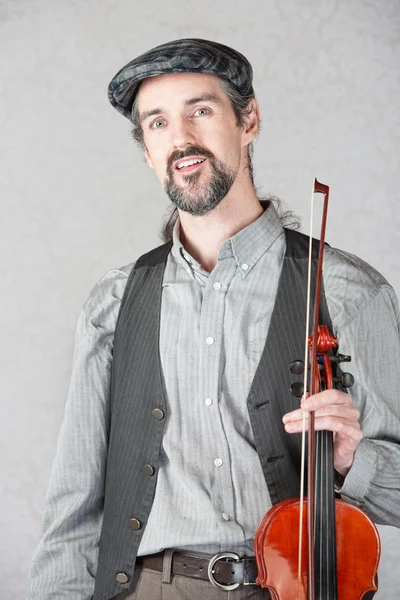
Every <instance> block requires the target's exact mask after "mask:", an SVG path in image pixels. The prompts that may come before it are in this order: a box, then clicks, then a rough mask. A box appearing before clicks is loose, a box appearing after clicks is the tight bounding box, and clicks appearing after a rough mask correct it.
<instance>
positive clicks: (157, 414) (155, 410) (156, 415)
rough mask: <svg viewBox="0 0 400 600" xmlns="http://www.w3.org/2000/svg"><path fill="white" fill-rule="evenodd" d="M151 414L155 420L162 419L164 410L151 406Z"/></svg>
mask: <svg viewBox="0 0 400 600" xmlns="http://www.w3.org/2000/svg"><path fill="white" fill-rule="evenodd" d="M151 414H152V415H153V417H154V418H155V419H156V421H162V420H163V418H164V417H165V414H164V411H163V410H161V408H153V410H152V411H151Z"/></svg>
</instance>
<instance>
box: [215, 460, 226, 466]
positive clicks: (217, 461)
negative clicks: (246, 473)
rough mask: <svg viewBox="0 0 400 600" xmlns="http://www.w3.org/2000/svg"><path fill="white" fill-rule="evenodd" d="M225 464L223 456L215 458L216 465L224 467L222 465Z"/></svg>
mask: <svg viewBox="0 0 400 600" xmlns="http://www.w3.org/2000/svg"><path fill="white" fill-rule="evenodd" d="M223 464H224V463H223V460H222V458H216V459H215V460H214V465H215V466H216V467H222V465H223Z"/></svg>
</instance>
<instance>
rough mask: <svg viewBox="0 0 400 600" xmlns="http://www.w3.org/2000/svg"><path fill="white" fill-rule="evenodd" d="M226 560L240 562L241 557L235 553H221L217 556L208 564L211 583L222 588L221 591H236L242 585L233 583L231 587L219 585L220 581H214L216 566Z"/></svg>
mask: <svg viewBox="0 0 400 600" xmlns="http://www.w3.org/2000/svg"><path fill="white" fill-rule="evenodd" d="M224 558H231V559H232V560H236V561H238V560H240V557H239V556H238V555H237V554H235V553H234V552H219V553H218V554H215V555H214V556H213V557H212V558H211V559H210V562H209V563H208V579H209V580H210V583H212V584H213V586H215V587H217V588H220V589H221V590H225V591H226V592H229V591H231V590H236V588H238V587H239V585H240V583H232V584H230V585H224V584H223V583H219V582H218V581H215V579H214V573H215V571H214V565H215V564H216V563H217V562H218V561H219V560H222V559H224Z"/></svg>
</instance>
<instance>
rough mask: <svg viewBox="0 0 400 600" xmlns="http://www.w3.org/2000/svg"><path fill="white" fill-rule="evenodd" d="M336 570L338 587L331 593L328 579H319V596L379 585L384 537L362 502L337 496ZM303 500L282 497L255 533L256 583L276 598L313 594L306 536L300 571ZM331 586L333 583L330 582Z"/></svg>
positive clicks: (350, 595) (356, 599)
mask: <svg viewBox="0 0 400 600" xmlns="http://www.w3.org/2000/svg"><path fill="white" fill-rule="evenodd" d="M306 505H307V499H305V500H304V510H303V526H304V528H305V529H307V506H306ZM335 520H336V561H333V562H336V565H337V574H336V573H333V572H331V573H329V572H328V573H326V577H327V578H328V579H329V578H331V579H332V578H335V577H337V582H336V586H334V587H335V589H336V591H335V592H331V593H332V594H333V595H329V592H328V593H327V592H326V589H325V587H324V586H325V583H324V582H322V583H321V582H320V583H319V584H316V589H315V598H316V600H361V599H362V598H363V597H364V595H365V594H366V593H367V592H369V591H376V590H377V589H378V588H377V585H376V574H377V570H378V563H379V556H380V540H379V534H378V531H377V529H376V526H375V525H374V523H373V522H372V520H371V519H370V518H369V517H368V516H367V515H366V514H365V513H364V512H363V511H362V510H360V509H359V508H357V507H356V506H353V505H352V504H349V503H347V502H344V501H343V500H338V499H336V500H335ZM299 522H300V500H299V499H298V498H290V499H288V500H283V501H282V502H279V503H278V504H276V505H275V506H273V507H272V508H271V510H269V511H268V513H267V514H266V515H265V516H264V518H263V520H262V521H261V523H260V525H259V527H258V529H257V534H256V538H255V546H254V549H255V555H256V560H257V567H258V578H257V584H258V585H260V586H261V587H264V588H268V589H269V591H270V594H271V598H272V599H273V600H278V599H279V600H307V599H308V597H309V596H308V547H307V537H306V536H304V538H303V542H302V561H301V565H302V567H301V576H300V579H299V577H298V570H297V565H298V545H299ZM330 589H331V588H330Z"/></svg>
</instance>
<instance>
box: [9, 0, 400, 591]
mask: <svg viewBox="0 0 400 600" xmlns="http://www.w3.org/2000/svg"><path fill="white" fill-rule="evenodd" d="M187 36H196V37H205V38H211V39H215V40H217V41H220V42H222V43H226V44H228V45H232V46H234V47H235V48H237V49H238V50H240V51H242V52H243V53H244V54H245V55H246V56H247V57H248V58H249V59H250V61H251V62H252V64H253V66H254V70H255V90H256V94H257V96H258V99H259V101H260V105H261V112H262V117H263V129H262V132H261V136H260V139H259V140H258V141H257V143H256V146H255V166H256V181H257V183H258V185H259V186H260V187H261V188H262V191H264V192H265V193H273V194H275V195H278V196H280V197H281V198H283V199H284V200H285V201H286V202H287V203H288V204H289V205H290V206H291V207H292V208H293V209H294V210H295V211H296V212H298V213H299V214H300V215H301V216H303V217H304V221H305V226H304V229H305V230H307V220H308V208H307V206H308V201H309V196H310V189H311V185H312V181H313V177H314V176H316V175H317V176H318V178H319V179H320V180H321V181H323V182H325V183H328V184H329V185H330V186H331V212H330V221H329V226H328V232H327V237H328V240H329V241H330V243H331V244H332V245H335V246H338V247H342V248H344V249H347V250H349V251H351V252H354V253H355V254H358V255H359V256H362V257H363V258H364V259H365V260H367V261H368V262H370V263H371V264H373V265H374V266H375V267H377V268H378V269H379V270H380V271H381V272H382V273H383V274H384V275H385V276H386V277H387V278H388V279H389V281H391V283H392V284H393V285H394V287H395V289H396V290H397V293H399V292H400V274H399V271H398V269H397V262H398V247H399V241H400V234H399V219H400V217H399V215H400V211H399V208H398V200H399V193H398V186H399V182H398V172H399V168H398V167H399V150H400V148H399V146H400V139H399V137H400V123H399V121H400V116H399V115H400V110H399V99H400V98H399V96H400V78H399V65H400V44H399V42H400V2H399V0H347V2H344V1H342V0H304V1H301V0H264V1H263V0H248V1H247V2H240V3H239V2H238V3H234V2H233V0H231V1H229V0H214V1H212V0H203V1H201V2H193V1H192V0H188V1H184V0H169V2H166V1H165V0H152V1H151V2H140V3H139V2H137V1H135V0H119V1H117V0H103V1H95V0H0V65H1V67H0V68H1V78H0V198H1V205H0V210H1V220H0V268H1V271H0V273H1V278H0V282H1V289H0V293H1V299H2V303H1V311H0V331H1V344H0V364H1V379H0V390H1V410H2V413H1V420H0V422H1V431H0V451H1V454H0V473H1V500H0V541H1V543H0V598H1V600H11V599H12V600H23V599H24V598H25V594H26V577H27V572H28V568H29V564H30V560H31V556H32V553H33V551H34V548H35V546H36V543H37V541H38V539H39V535H40V522H41V512H42V507H43V498H44V493H45V489H46V485H47V481H48V477H49V472H50V467H51V462H52V458H53V456H54V452H55V447H56V439H57V435H58V430H59V426H60V422H61V418H62V414H63V406H64V401H65V396H66V391H67V386H68V379H69V373H70V365H71V358H72V348H73V338H74V328H75V323H76V320H77V317H78V313H79V310H80V307H81V305H82V303H83V301H84V300H85V298H86V296H87V294H88V293H89V291H90V289H91V288H92V286H93V285H94V283H95V282H96V280H97V279H98V278H99V277H100V276H102V275H103V274H104V273H105V272H106V271H107V270H109V269H110V268H113V267H118V266H121V265H123V264H126V263H129V262H131V261H132V260H133V259H135V258H136V257H137V256H138V255H139V254H140V253H142V252H143V251H145V250H147V249H150V248H151V247H153V246H155V245H157V244H158V230H159V226H160V223H161V217H162V215H163V213H164V212H165V209H166V206H167V201H166V198H165V197H164V195H163V192H162V190H161V189H160V187H159V184H158V183H157V182H156V180H155V177H154V175H153V173H152V172H150V170H149V169H148V168H147V167H146V166H145V164H144V161H143V159H142V157H141V156H140V153H139V151H138V150H136V149H135V147H134V145H133V142H132V141H131V140H130V135H129V123H128V122H127V121H126V120H124V119H123V118H122V117H121V116H120V115H119V114H117V113H116V112H115V111H114V110H112V108H111V107H110V106H109V105H108V101H107V98H106V86H107V84H108V81H109V79H110V77H111V76H112V75H113V74H114V73H115V72H116V71H117V70H118V69H119V68H120V67H121V66H122V65H123V64H125V63H126V62H128V60H130V59H131V58H133V57H134V56H136V55H137V54H139V53H141V52H143V51H145V50H147V49H148V48H150V47H152V46H155V45H157V44H160V43H163V42H165V41H168V40H170V39H173V38H178V37H187ZM399 501H400V499H399ZM381 532H382V538H383V559H382V568H381V578H380V581H381V589H380V592H379V594H378V595H377V598H379V599H383V598H384V599H391V598H393V599H394V598H397V597H398V589H397V588H398V587H399V582H400V574H399V571H398V563H399V560H400V549H399V546H400V543H399V542H400V535H399V532H398V531H397V530H394V529H391V528H381Z"/></svg>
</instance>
